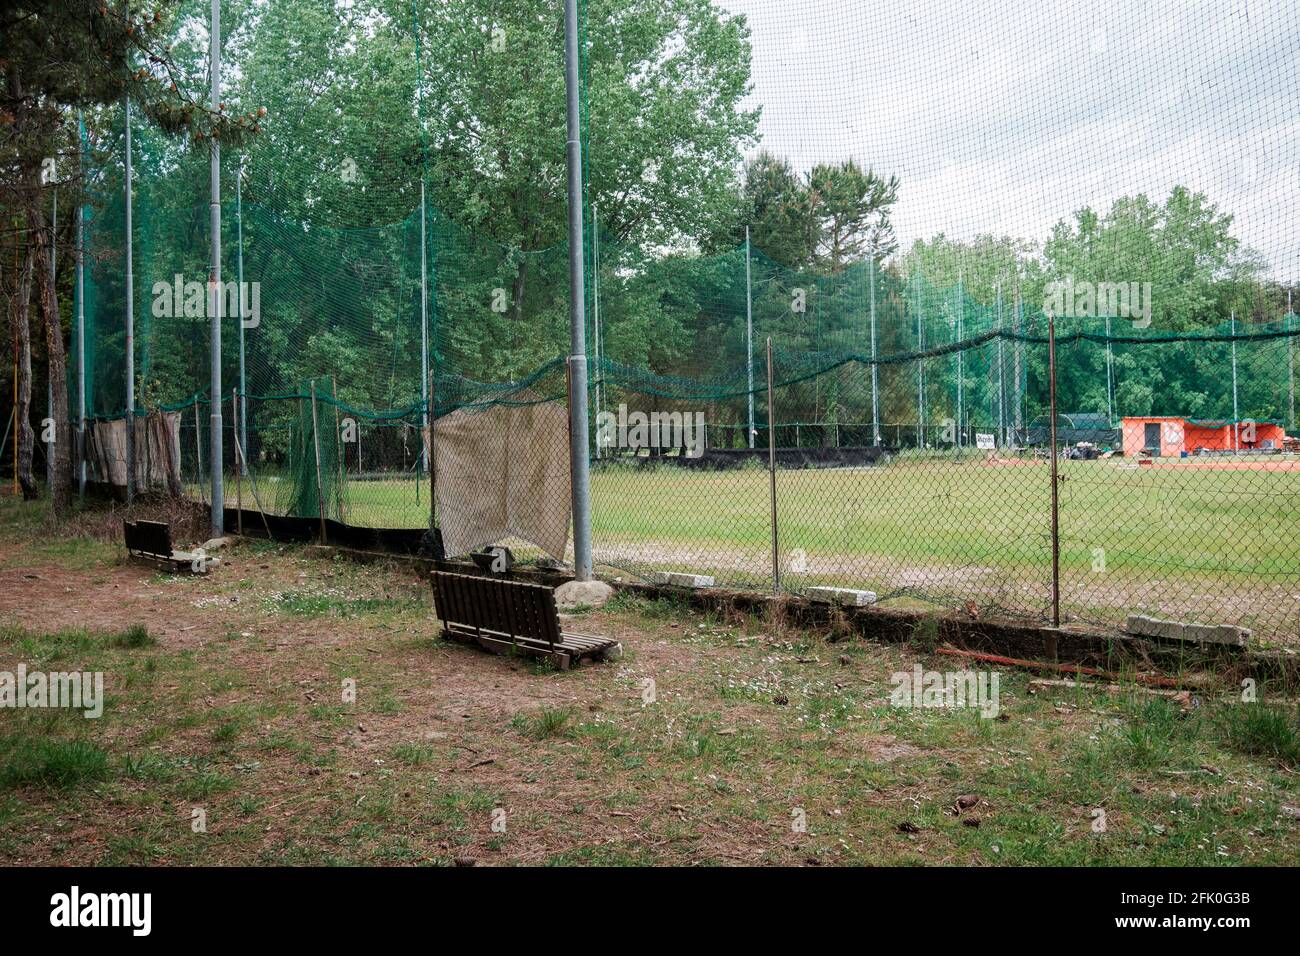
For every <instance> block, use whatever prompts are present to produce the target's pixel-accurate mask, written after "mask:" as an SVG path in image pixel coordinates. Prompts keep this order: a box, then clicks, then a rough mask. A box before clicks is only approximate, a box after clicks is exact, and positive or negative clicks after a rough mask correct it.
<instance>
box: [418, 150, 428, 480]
mask: <svg viewBox="0 0 1300 956" xmlns="http://www.w3.org/2000/svg"><path fill="white" fill-rule="evenodd" d="M428 222H429V215H428V211H427V209H426V207H425V199H424V176H423V174H421V176H420V391H421V392H423V393H424V394H422V395H421V396H420V404H421V405H422V406H423V408H424V411H423V412H421V413H420V414H421V416H422V417H423V419H424V421H423V422H422V424H423V425H424V427H425V428H428V427H429V249H428V241H429V240H428ZM420 458H421V464H422V465H423V466H424V470H425V472H426V473H427V472H428V470H429V455H428V452H427V451H426V450H425V449H423V448H421V450H420Z"/></svg>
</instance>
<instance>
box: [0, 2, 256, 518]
mask: <svg viewBox="0 0 1300 956" xmlns="http://www.w3.org/2000/svg"><path fill="white" fill-rule="evenodd" d="M170 12H171V10H170V8H168V7H167V6H165V5H164V6H160V7H159V8H158V9H155V10H153V11H152V12H141V11H138V10H137V11H134V12H131V13H130V14H128V12H127V8H126V7H125V6H123V7H121V8H120V9H116V10H110V9H109V8H108V6H107V5H106V3H103V2H96V0H16V2H13V3H11V4H10V5H9V6H8V7H7V8H6V9H5V10H4V12H3V13H0V34H3V36H4V37H5V58H4V60H3V69H4V74H5V76H4V80H5V82H4V86H3V90H0V153H2V154H3V158H4V169H5V175H4V185H3V188H4V190H5V192H6V193H7V194H8V196H9V197H11V199H12V201H13V203H14V205H15V207H16V208H19V209H21V210H22V211H23V214H24V218H25V225H26V230H27V237H26V241H27V243H28V246H29V254H30V259H31V265H32V268H33V269H34V270H35V276H36V286H37V291H38V298H39V303H40V312H41V319H42V325H43V328H44V334H45V348H46V355H47V358H48V362H49V379H50V381H52V382H56V383H62V382H65V381H66V380H67V374H66V362H65V358H64V346H63V328H62V325H61V322H60V319H59V306H58V296H57V291H56V288H55V283H54V282H52V281H51V270H50V255H51V253H52V249H53V245H54V241H55V239H54V236H53V234H52V233H53V230H52V228H51V226H50V222H49V220H48V219H47V217H46V215H45V212H44V194H45V191H46V190H45V188H44V187H45V186H46V185H47V182H48V180H49V176H48V173H46V175H45V177H44V178H43V177H42V171H43V170H49V169H50V168H51V163H52V164H53V168H56V169H57V167H58V165H59V158H60V150H61V147H65V146H66V144H67V143H68V142H69V141H75V138H74V137H70V136H69V135H68V128H67V124H68V122H69V111H70V110H75V108H77V107H93V106H96V105H100V104H107V103H115V102H117V101H119V100H120V99H121V98H122V97H123V96H127V95H129V96H130V97H131V99H132V101H133V102H135V103H138V104H139V106H140V108H141V110H142V112H143V113H144V114H145V115H146V116H148V117H149V118H150V119H151V120H152V121H153V122H154V123H155V124H156V125H157V126H158V128H159V129H161V130H163V131H165V132H166V133H167V134H169V135H181V134H189V135H190V136H192V137H193V138H195V139H202V138H204V137H210V138H221V139H222V140H226V141H237V140H238V139H240V138H241V137H242V136H244V135H246V134H247V133H248V132H251V131H254V130H255V129H256V128H257V123H256V117H254V116H252V115H251V114H249V115H246V116H242V117H231V116H229V115H226V114H225V113H224V112H223V111H217V112H213V111H211V110H209V109H208V108H207V107H204V106H203V105H201V101H200V100H199V99H196V98H195V97H194V96H192V95H190V93H189V92H188V91H189V89H190V88H195V89H201V87H199V86H198V85H197V84H195V83H193V82H192V81H190V80H188V79H187V78H186V77H185V76H184V75H183V74H182V73H181V72H180V71H179V70H178V69H177V67H176V64H175V63H174V61H173V60H172V58H171V56H170V53H169V51H168V49H167V48H166V47H165V46H164V44H163V38H164V37H165V36H166V35H167V31H168V29H169V27H170V16H165V15H164V14H165V13H170ZM138 63H142V64H143V65H139V66H138V65H137V64H138ZM200 95H201V94H200ZM20 285H25V283H20ZM19 292H20V301H19V302H18V303H17V309H16V315H17V317H18V318H17V320H18V321H20V322H24V321H26V319H27V316H26V311H27V305H26V302H25V301H23V300H22V298H21V295H22V290H21V288H20V290H19ZM25 380H26V382H27V390H28V392H27V395H26V396H25V398H24V397H20V405H22V406H23V407H30V402H31V396H30V382H31V378H30V375H27V376H26V378H25ZM20 385H21V383H20ZM53 395H54V401H53V406H54V408H53V417H54V422H53V426H54V429H55V433H54V438H55V441H54V450H53V457H54V462H53V469H52V472H53V475H54V486H53V488H52V489H51V502H52V508H53V511H54V513H55V514H56V515H57V514H60V513H62V512H63V511H65V510H66V509H67V508H68V507H69V505H70V504H71V497H72V470H71V461H72V459H71V445H72V441H71V430H70V422H69V416H68V396H67V390H66V389H65V388H62V387H57V388H54V389H53ZM29 440H30V439H29ZM25 490H26V486H25Z"/></svg>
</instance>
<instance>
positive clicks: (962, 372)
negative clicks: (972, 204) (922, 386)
mask: <svg viewBox="0 0 1300 956" xmlns="http://www.w3.org/2000/svg"><path fill="white" fill-rule="evenodd" d="M964 282H965V279H964V277H963V276H962V275H961V273H958V275H957V344H958V345H959V346H960V345H961V341H962V339H963V338H964V337H965V335H966V329H965V323H964V318H965V316H964V314H963V313H964V312H965V311H966V309H965V301H964V300H965V295H964V292H963V289H962V285H963V284H964ZM965 388H966V351H965V349H962V348H958V349H957V447H958V448H959V449H960V448H961V446H962V431H963V430H964V426H963V424H962V422H963V419H964V417H965V414H964V413H965V407H964V403H963V401H962V400H963V399H964V398H965Z"/></svg>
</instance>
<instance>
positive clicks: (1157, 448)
mask: <svg viewBox="0 0 1300 956" xmlns="http://www.w3.org/2000/svg"><path fill="white" fill-rule="evenodd" d="M1285 438H1286V432H1285V431H1284V430H1283V429H1282V426H1281V425H1275V424H1273V423H1272V422H1250V421H1244V422H1240V423H1239V424H1236V425H1234V424H1233V423H1232V422H1224V421H1195V420H1192V419H1188V418H1175V417H1172V416H1166V415H1143V416H1134V417H1132V418H1125V419H1124V420H1123V441H1124V454H1125V455H1126V456H1132V455H1140V454H1142V453H1143V452H1148V451H1150V452H1152V453H1155V454H1158V455H1159V456H1160V457H1162V458H1178V457H1180V456H1181V455H1183V454H1184V453H1185V454H1188V455H1195V454H1196V453H1197V452H1198V451H1201V450H1205V451H1233V450H1236V449H1241V450H1252V449H1269V448H1275V449H1278V450H1280V449H1281V448H1282V443H1283V440H1284V439H1285Z"/></svg>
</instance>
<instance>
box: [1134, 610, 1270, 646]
mask: <svg viewBox="0 0 1300 956" xmlns="http://www.w3.org/2000/svg"><path fill="white" fill-rule="evenodd" d="M1124 630H1125V632H1126V633H1128V634H1133V635H1135V636H1137V637H1153V638H1155V639H1157V640H1161V641H1183V642H1186V643H1189V644H1220V645H1227V646H1230V647H1245V646H1246V643H1247V640H1248V639H1249V638H1250V628H1247V627H1238V626H1236V625H1235V624H1184V623H1183V622H1182V621H1166V620H1162V619H1160V618H1156V617H1148V616H1147V615H1145V614H1130V615H1129V616H1128V620H1127V621H1125V623H1124Z"/></svg>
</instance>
